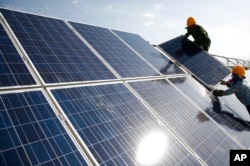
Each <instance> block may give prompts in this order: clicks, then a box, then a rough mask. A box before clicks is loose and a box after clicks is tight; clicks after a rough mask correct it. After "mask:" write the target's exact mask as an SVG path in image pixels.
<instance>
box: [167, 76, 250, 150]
mask: <svg viewBox="0 0 250 166" xmlns="http://www.w3.org/2000/svg"><path fill="white" fill-rule="evenodd" d="M170 81H171V82H173V83H174V84H175V85H176V86H177V87H178V88H180V89H181V91H182V92H184V93H185V94H187V95H188V96H189V97H190V98H191V99H193V100H197V99H199V102H198V103H197V104H198V105H199V106H200V107H201V108H202V109H203V110H204V112H206V115H205V114H203V113H202V112H201V113H199V114H198V115H197V118H199V120H200V122H206V121H209V119H208V116H210V117H211V118H212V119H213V120H215V121H216V122H217V123H219V124H221V127H223V128H224V129H225V130H226V131H228V132H229V133H230V134H231V135H232V136H233V137H234V138H236V139H237V140H238V141H239V142H240V143H241V144H242V145H243V146H244V147H245V148H246V149H247V148H248V147H249V144H250V139H249V138H250V133H249V128H250V123H249V122H247V121H244V120H242V119H241V118H240V117H237V115H234V114H235V113H233V112H232V110H230V107H231V108H232V106H230V107H227V103H232V104H233V105H234V107H235V109H234V110H235V111H237V112H243V113H244V112H245V114H246V115H247V114H248V112H247V110H246V108H245V107H244V106H243V105H242V104H241V103H240V102H236V101H237V99H236V98H231V97H233V96H227V97H226V98H224V97H223V99H224V101H223V99H222V98H220V99H219V98H218V99H217V101H211V98H210V97H209V95H204V94H206V92H205V88H204V87H203V86H202V85H200V84H199V83H197V82H196V81H195V80H194V79H193V78H192V77H188V78H171V79H170ZM242 118H244V117H242Z"/></svg>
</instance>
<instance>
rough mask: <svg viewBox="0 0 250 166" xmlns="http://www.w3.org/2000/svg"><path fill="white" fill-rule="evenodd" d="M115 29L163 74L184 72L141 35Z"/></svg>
mask: <svg viewBox="0 0 250 166" xmlns="http://www.w3.org/2000/svg"><path fill="white" fill-rule="evenodd" d="M113 31H114V32H115V33H116V34H117V35H118V36H119V37H121V38H122V39H123V40H124V41H125V42H126V43H128V44H129V45H130V46H131V47H132V48H133V49H134V50H136V51H137V52H138V53H139V54H140V55H142V56H143V57H144V58H145V59H147V61H148V62H150V63H151V64H152V65H153V66H154V67H155V68H157V69H158V70H159V71H160V72H162V73H163V74H181V73H184V72H183V70H181V69H180V68H179V67H177V66H176V65H175V64H173V63H171V61H170V60H169V59H168V58H167V57H166V56H165V55H163V54H162V53H160V52H158V51H157V50H156V49H155V48H154V47H153V46H152V45H150V44H149V43H148V42H147V41H145V40H144V39H143V38H141V37H140V36H139V35H137V34H132V33H127V32H122V31H117V30H113Z"/></svg>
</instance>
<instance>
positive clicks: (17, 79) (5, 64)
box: [0, 24, 36, 87]
mask: <svg viewBox="0 0 250 166" xmlns="http://www.w3.org/2000/svg"><path fill="white" fill-rule="evenodd" d="M33 84H36V82H35V80H34V79H33V77H32V75H31V74H30V72H29V70H28V69H27V67H26V65H25V64H24V62H23V60H22V58H21V56H20V55H19V54H18V52H17V50H16V48H15V47H14V45H13V44H12V42H11V40H10V38H9V37H8V35H7V33H6V32H5V30H4V28H3V26H2V24H0V87H6V86H21V85H33Z"/></svg>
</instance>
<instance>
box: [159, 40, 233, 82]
mask: <svg viewBox="0 0 250 166" xmlns="http://www.w3.org/2000/svg"><path fill="white" fill-rule="evenodd" d="M183 39H184V36H180V37H177V38H174V39H172V40H170V41H167V42H165V43H163V44H160V45H159V46H160V48H162V49H163V50H164V51H165V52H167V53H168V54H169V55H171V56H172V57H173V58H174V59H176V61H178V62H179V63H181V64H182V65H183V66H185V67H186V68H187V69H188V70H189V71H190V72H192V73H193V74H194V76H196V77H197V78H198V79H199V80H201V81H202V82H203V83H204V84H206V85H215V84H217V83H219V82H220V81H221V80H222V79H224V78H225V77H226V76H228V75H229V74H230V70H229V69H228V68H227V67H226V66H225V65H223V64H222V63H221V62H220V61H218V60H217V59H215V58H214V57H212V56H211V55H209V54H208V53H207V52H206V51H203V50H202V49H201V48H199V47H198V46H196V45H194V44H193V43H192V42H191V41H190V40H188V39H186V40H184V41H185V42H182V40H183Z"/></svg>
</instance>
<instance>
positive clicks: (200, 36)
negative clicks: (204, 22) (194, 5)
mask: <svg viewBox="0 0 250 166" xmlns="http://www.w3.org/2000/svg"><path fill="white" fill-rule="evenodd" d="M186 29H187V33H186V34H185V37H186V38H188V37H189V36H190V35H191V36H192V37H193V39H194V41H193V42H194V43H195V44H196V45H198V46H199V47H201V48H202V49H203V50H205V51H207V52H208V50H209V48H210V45H211V40H210V38H209V36H208V33H207V31H206V30H205V29H204V28H203V27H202V26H200V25H198V24H196V21H195V19H194V18H193V17H188V18H187V27H186Z"/></svg>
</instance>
